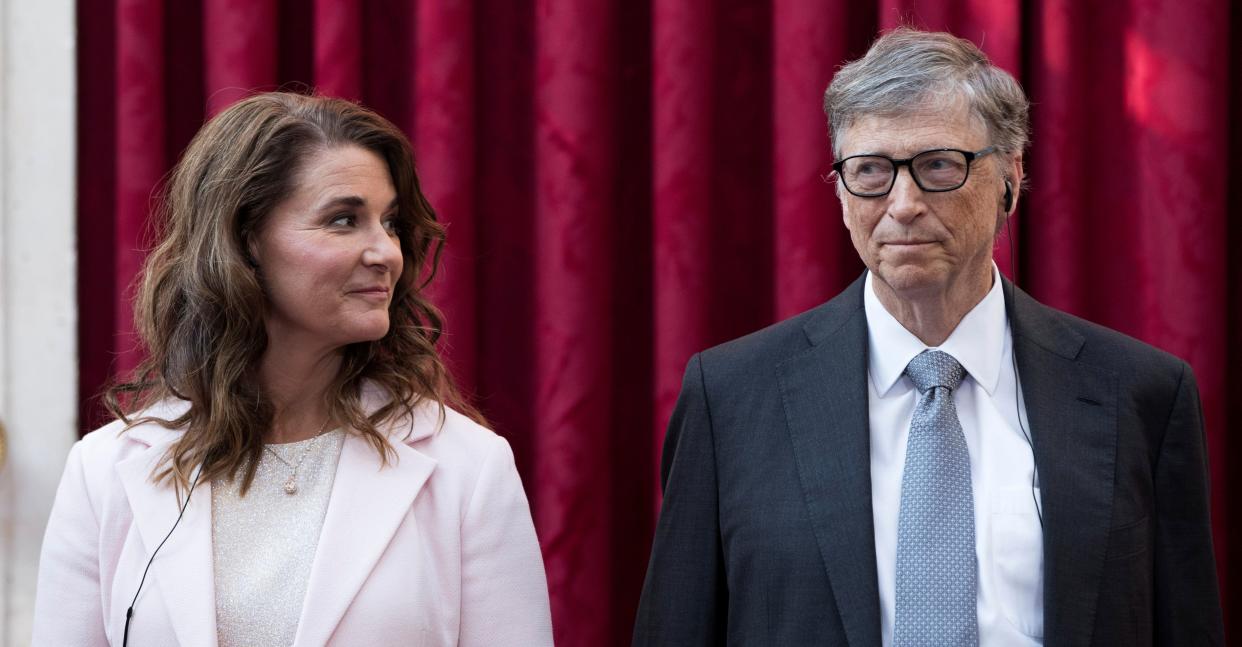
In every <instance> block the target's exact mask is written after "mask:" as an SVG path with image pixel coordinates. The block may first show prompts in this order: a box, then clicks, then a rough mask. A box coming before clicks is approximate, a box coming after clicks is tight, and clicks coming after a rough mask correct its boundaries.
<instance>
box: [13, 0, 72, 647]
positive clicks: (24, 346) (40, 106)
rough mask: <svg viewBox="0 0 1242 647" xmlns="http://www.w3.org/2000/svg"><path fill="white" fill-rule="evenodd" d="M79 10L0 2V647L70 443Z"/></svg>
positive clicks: (48, 2) (24, 617) (29, 591)
mask: <svg viewBox="0 0 1242 647" xmlns="http://www.w3.org/2000/svg"><path fill="white" fill-rule="evenodd" d="M74 21H75V5H74V3H73V2H71V1H69V0H0V422H3V423H4V425H5V427H7V431H8V439H7V440H8V456H7V458H6V460H5V462H4V464H3V465H2V466H0V646H3V647H10V646H15V645H27V644H29V643H30V620H31V614H32V611H33V606H34V588H35V575H36V573H37V571H38V558H39V545H40V543H41V540H42V538H43V529H44V526H45V524H46V523H47V515H48V511H49V510H50V509H51V505H52V499H53V497H54V495H55V493H56V485H57V483H58V482H59V480H60V474H61V470H62V469H63V467H64V460H65V455H66V453H67V452H68V450H69V447H70V445H72V444H73V442H74V440H76V438H77V406H78V405H77V397H78V396H77V374H78V366H77V317H78V314H77V295H76V293H75V285H76V276H75V271H76V249H75V241H76V224H75V223H76V199H75V196H76V193H77V186H76V183H75V164H76V161H75V160H76V154H77V151H76V123H75V122H76V104H77V87H76V69H75V59H74V56H75V49H76V45H75V33H76V31H75V27H76V26H75V22H74Z"/></svg>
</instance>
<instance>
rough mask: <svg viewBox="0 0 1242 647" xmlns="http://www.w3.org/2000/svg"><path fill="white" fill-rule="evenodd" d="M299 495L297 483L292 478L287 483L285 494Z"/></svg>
mask: <svg viewBox="0 0 1242 647" xmlns="http://www.w3.org/2000/svg"><path fill="white" fill-rule="evenodd" d="M297 493H298V484H297V481H294V480H293V477H292V476H290V477H289V480H288V481H285V494H289V495H294V494H297Z"/></svg>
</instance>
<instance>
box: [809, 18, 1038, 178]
mask: <svg viewBox="0 0 1242 647" xmlns="http://www.w3.org/2000/svg"><path fill="white" fill-rule="evenodd" d="M954 99H956V100H960V99H965V100H966V102H967V105H968V106H969V107H970V110H971V112H972V113H973V114H974V115H976V116H978V117H979V118H980V119H981V120H982V121H983V123H984V124H986V125H987V128H988V135H989V136H990V137H991V140H992V141H991V144H992V145H994V146H996V147H997V148H998V149H1000V150H1001V151H1002V152H1003V153H1004V154H1005V155H1007V156H1011V157H1012V156H1013V155H1017V154H1020V153H1022V151H1023V150H1024V149H1025V148H1026V143H1027V137H1028V130H1027V129H1028V122H1027V113H1028V112H1029V109H1030V102H1028V101H1027V98H1026V94H1025V93H1024V92H1023V91H1022V87H1021V86H1019V85H1018V82H1017V81H1016V80H1014V78H1013V77H1012V76H1010V75H1009V73H1008V72H1006V71H1004V70H1002V69H1000V68H999V67H996V66H995V65H993V64H992V61H990V60H988V57H987V55H986V54H984V53H983V52H982V51H980V50H979V48H978V47H975V45H974V43H971V42H970V41H968V40H965V39H962V38H958V37H956V36H953V35H952V34H947V33H945V32H926V31H918V30H915V29H910V28H907V27H901V28H898V29H895V30H893V31H890V32H888V33H887V34H884V35H883V36H880V37H879V38H878V39H876V41H875V42H874V43H872V45H871V49H869V50H867V54H866V56H863V57H862V58H860V59H858V60H856V61H853V62H851V63H849V64H847V65H845V66H844V67H842V68H841V69H840V70H839V71H838V72H837V74H836V76H835V77H834V78H833V79H832V83H831V84H830V85H829V86H828V89H827V90H826V91H825V92H824V114H826V115H827V116H828V123H829V125H830V126H831V128H832V152H833V155H835V156H836V157H837V159H840V156H841V136H842V134H843V133H844V132H845V131H846V129H848V128H849V127H850V126H851V125H853V124H854V122H855V120H857V119H859V118H860V117H865V116H876V117H888V118H892V117H900V116H902V115H907V114H911V113H914V112H918V111H925V110H928V109H937V108H939V107H941V105H942V104H941V103H940V102H943V101H945V100H954Z"/></svg>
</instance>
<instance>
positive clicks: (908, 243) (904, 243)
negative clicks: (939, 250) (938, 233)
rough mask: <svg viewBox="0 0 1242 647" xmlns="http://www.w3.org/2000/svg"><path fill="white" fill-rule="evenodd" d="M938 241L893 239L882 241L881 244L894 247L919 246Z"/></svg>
mask: <svg viewBox="0 0 1242 647" xmlns="http://www.w3.org/2000/svg"><path fill="white" fill-rule="evenodd" d="M936 242H937V241H934V240H891V241H886V242H882V243H880V244H881V245H889V246H892V247H917V246H919V245H933V244H935V243H936Z"/></svg>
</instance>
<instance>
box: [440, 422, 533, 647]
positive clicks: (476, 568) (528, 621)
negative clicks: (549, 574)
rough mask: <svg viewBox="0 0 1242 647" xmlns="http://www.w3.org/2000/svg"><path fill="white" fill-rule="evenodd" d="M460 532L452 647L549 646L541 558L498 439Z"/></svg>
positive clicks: (507, 452)
mask: <svg viewBox="0 0 1242 647" xmlns="http://www.w3.org/2000/svg"><path fill="white" fill-rule="evenodd" d="M494 440H495V442H494V444H493V445H492V448H491V450H490V451H489V452H488V455H487V457H486V458H485V459H484V461H483V467H482V470H481V472H480V474H479V481H478V483H477V484H476V485H475V488H474V492H473V494H472V495H471V497H470V503H469V504H468V505H467V508H466V513H465V515H464V517H463V519H462V528H461V543H462V546H461V560H462V565H461V635H460V638H459V640H458V643H457V644H458V645H459V647H510V646H512V647H552V614H551V611H550V610H549V604H548V583H547V579H546V577H545V575H544V568H543V555H542V553H541V552H540V550H539V540H538V539H537V538H536V536H535V526H534V524H533V523H532V522H531V516H530V506H529V504H528V503H527V501H526V493H525V492H524V491H523V490H522V480H521V477H519V476H518V472H517V467H516V466H515V465H514V462H513V450H511V449H510V448H509V443H508V442H506V441H505V440H504V439H503V438H500V437H499V436H497V437H495V439H494Z"/></svg>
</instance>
